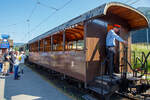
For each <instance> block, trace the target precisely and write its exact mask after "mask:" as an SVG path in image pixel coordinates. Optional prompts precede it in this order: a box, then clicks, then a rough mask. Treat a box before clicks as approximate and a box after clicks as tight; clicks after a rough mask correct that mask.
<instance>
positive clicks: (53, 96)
mask: <svg viewBox="0 0 150 100" xmlns="http://www.w3.org/2000/svg"><path fill="white" fill-rule="evenodd" d="M24 72H25V74H24V75H22V76H21V78H20V80H13V75H10V76H7V77H2V76H0V100H3V99H4V100H71V98H70V97H68V96H66V95H65V94H63V93H62V92H60V91H59V90H57V89H56V88H54V87H53V86H52V85H51V84H50V83H48V82H46V81H45V80H43V79H42V78H41V77H40V76H39V75H38V74H36V73H35V72H32V70H31V69H29V68H27V67H25V68H24Z"/></svg>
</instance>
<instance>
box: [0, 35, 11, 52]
mask: <svg viewBox="0 0 150 100" xmlns="http://www.w3.org/2000/svg"><path fill="white" fill-rule="evenodd" d="M9 38H10V36H9V35H7V34H1V39H0V53H1V54H3V53H4V52H5V50H6V49H9V50H12V49H13V40H11V39H9Z"/></svg>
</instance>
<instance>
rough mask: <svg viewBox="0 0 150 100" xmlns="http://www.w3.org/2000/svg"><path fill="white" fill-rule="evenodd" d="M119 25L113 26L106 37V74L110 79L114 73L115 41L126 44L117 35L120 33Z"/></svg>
mask: <svg viewBox="0 0 150 100" xmlns="http://www.w3.org/2000/svg"><path fill="white" fill-rule="evenodd" d="M120 28H121V26H120V25H117V24H115V25H114V28H113V29H111V30H110V31H109V32H108V34H107V37H106V52H107V59H108V74H109V75H110V77H111V78H112V75H113V72H114V55H115V52H116V51H115V46H116V44H115V40H118V41H119V42H121V43H123V44H127V42H126V41H125V40H123V39H122V38H121V37H120V36H119V35H117V34H118V33H119V32H120Z"/></svg>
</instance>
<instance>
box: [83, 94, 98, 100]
mask: <svg viewBox="0 0 150 100" xmlns="http://www.w3.org/2000/svg"><path fill="white" fill-rule="evenodd" d="M82 98H83V99H84V100H98V99H96V98H94V97H93V96H91V95H89V94H85V95H83V96H82Z"/></svg>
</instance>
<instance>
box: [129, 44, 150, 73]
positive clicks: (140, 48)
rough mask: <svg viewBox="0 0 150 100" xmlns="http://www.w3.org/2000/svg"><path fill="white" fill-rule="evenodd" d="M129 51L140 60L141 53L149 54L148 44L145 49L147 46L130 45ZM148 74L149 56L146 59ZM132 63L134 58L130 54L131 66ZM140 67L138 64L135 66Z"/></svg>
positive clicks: (149, 69) (149, 70)
mask: <svg viewBox="0 0 150 100" xmlns="http://www.w3.org/2000/svg"><path fill="white" fill-rule="evenodd" d="M131 50H132V51H134V52H135V56H136V57H140V59H141V56H142V54H141V52H144V53H145V55H147V54H148V53H149V52H150V44H149V45H148V48H147V44H132V45H131ZM147 61H148V72H149V73H150V56H149V57H148V60H147ZM133 63H134V56H133V53H132V56H131V64H132V65H133ZM139 66H140V62H138V64H137V67H139Z"/></svg>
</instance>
